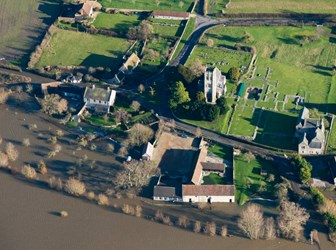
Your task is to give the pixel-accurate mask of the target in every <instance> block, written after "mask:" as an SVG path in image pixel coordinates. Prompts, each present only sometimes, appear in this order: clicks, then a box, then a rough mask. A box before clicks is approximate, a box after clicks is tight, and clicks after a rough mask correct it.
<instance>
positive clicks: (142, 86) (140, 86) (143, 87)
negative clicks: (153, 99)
mask: <svg viewBox="0 0 336 250" xmlns="http://www.w3.org/2000/svg"><path fill="white" fill-rule="evenodd" d="M138 91H139V92H140V94H142V92H144V91H145V86H144V85H143V84H140V85H139V86H138Z"/></svg>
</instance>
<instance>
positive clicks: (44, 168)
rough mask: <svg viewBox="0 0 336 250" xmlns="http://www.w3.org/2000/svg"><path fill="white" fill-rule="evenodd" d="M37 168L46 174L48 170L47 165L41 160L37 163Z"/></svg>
mask: <svg viewBox="0 0 336 250" xmlns="http://www.w3.org/2000/svg"><path fill="white" fill-rule="evenodd" d="M37 168H38V170H39V172H40V173H41V174H46V173H47V172H48V170H47V166H46V164H45V162H44V161H43V160H40V161H39V163H38V164H37Z"/></svg>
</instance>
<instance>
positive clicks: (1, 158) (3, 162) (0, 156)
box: [0, 151, 9, 168]
mask: <svg viewBox="0 0 336 250" xmlns="http://www.w3.org/2000/svg"><path fill="white" fill-rule="evenodd" d="M8 165H9V159H8V156H7V155H6V154H5V153H3V152H1V151H0V167H1V168H6V167H8Z"/></svg>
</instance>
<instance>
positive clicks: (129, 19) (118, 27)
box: [93, 13, 141, 35]
mask: <svg viewBox="0 0 336 250" xmlns="http://www.w3.org/2000/svg"><path fill="white" fill-rule="evenodd" d="M140 21H141V20H140V18H139V16H137V15H124V14H119V13H118V14H107V13H100V14H99V15H98V16H97V18H96V20H95V21H94V23H93V25H94V26H95V27H96V28H97V29H111V30H112V31H114V32H116V33H118V34H122V35H125V34H127V32H128V29H129V28H132V27H134V26H137V25H138V24H139V23H140Z"/></svg>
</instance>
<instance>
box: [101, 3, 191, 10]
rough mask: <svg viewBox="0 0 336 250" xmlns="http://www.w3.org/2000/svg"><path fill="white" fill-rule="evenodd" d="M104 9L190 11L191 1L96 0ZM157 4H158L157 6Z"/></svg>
mask: <svg viewBox="0 0 336 250" xmlns="http://www.w3.org/2000/svg"><path fill="white" fill-rule="evenodd" d="M98 2H100V3H101V4H102V5H103V7H105V8H120V9H136V10H169V11H179V12H184V11H190V10H191V7H192V4H193V0H184V1H182V2H183V5H182V4H181V5H179V2H180V0H161V1H159V2H157V1H155V0H134V1H132V0H118V1H115V0H98ZM158 3H159V4H158Z"/></svg>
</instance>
